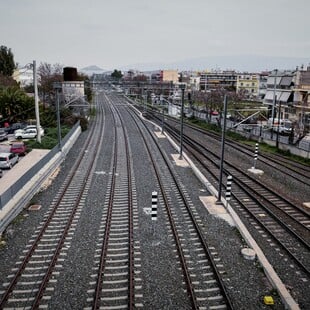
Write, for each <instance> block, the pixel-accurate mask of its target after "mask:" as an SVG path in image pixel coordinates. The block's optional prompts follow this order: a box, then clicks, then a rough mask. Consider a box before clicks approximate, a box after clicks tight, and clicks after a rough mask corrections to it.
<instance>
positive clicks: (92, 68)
mask: <svg viewBox="0 0 310 310" xmlns="http://www.w3.org/2000/svg"><path fill="white" fill-rule="evenodd" d="M79 71H81V72H83V73H85V74H87V75H93V74H101V73H104V72H106V70H104V69H102V68H99V67H98V66H95V65H92V66H88V67H85V68H82V69H79Z"/></svg>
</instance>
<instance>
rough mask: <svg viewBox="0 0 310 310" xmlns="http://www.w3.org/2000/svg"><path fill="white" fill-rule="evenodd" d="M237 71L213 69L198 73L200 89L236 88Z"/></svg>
mask: <svg viewBox="0 0 310 310" xmlns="http://www.w3.org/2000/svg"><path fill="white" fill-rule="evenodd" d="M236 87H237V73H236V72H235V71H214V72H202V73H200V90H202V91H207V90H212V89H217V88H225V89H236Z"/></svg>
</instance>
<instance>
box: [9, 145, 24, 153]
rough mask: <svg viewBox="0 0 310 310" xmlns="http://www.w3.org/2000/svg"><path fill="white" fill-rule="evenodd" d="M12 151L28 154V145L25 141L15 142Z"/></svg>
mask: <svg viewBox="0 0 310 310" xmlns="http://www.w3.org/2000/svg"><path fill="white" fill-rule="evenodd" d="M10 152H11V153H15V154H18V155H25V154H26V145H25V144H24V142H13V143H12V145H11V151H10Z"/></svg>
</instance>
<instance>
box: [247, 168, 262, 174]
mask: <svg viewBox="0 0 310 310" xmlns="http://www.w3.org/2000/svg"><path fill="white" fill-rule="evenodd" d="M248 171H249V172H251V173H253V174H254V175H263V174H264V171H263V170H260V169H255V168H254V167H252V168H250V169H248Z"/></svg>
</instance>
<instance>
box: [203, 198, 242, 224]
mask: <svg viewBox="0 0 310 310" xmlns="http://www.w3.org/2000/svg"><path fill="white" fill-rule="evenodd" d="M199 199H200V200H201V202H202V203H203V205H204V206H205V207H206V209H207V210H208V212H209V213H210V214H212V215H215V216H216V217H219V218H221V219H223V220H224V221H226V222H227V223H228V224H229V225H230V226H236V225H235V222H234V220H233V218H232V217H231V215H230V214H229V213H228V212H227V210H226V208H225V207H224V205H219V204H217V203H216V201H217V199H216V198H215V197H214V196H200V197H199Z"/></svg>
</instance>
